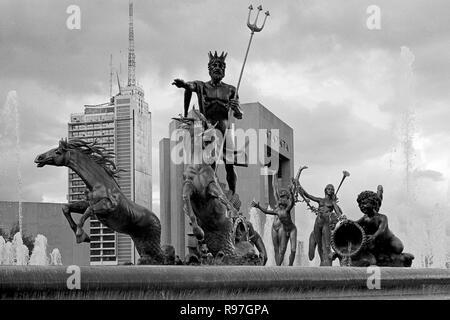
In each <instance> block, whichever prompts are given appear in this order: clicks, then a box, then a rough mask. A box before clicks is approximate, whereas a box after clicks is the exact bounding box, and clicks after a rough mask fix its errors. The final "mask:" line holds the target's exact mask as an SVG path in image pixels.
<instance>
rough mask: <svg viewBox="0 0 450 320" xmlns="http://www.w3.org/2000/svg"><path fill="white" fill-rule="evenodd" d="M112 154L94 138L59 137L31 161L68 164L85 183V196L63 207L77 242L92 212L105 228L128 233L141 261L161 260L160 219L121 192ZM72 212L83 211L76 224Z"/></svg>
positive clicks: (84, 239) (56, 164)
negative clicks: (55, 145)
mask: <svg viewBox="0 0 450 320" xmlns="http://www.w3.org/2000/svg"><path fill="white" fill-rule="evenodd" d="M111 158H112V154H111V153H106V152H105V149H104V148H102V147H99V146H97V145H96V143H95V142H93V143H88V142H85V141H83V140H70V141H65V140H61V141H60V142H59V146H58V147H57V148H54V149H51V150H49V151H47V152H45V153H42V154H41V155H39V156H37V157H36V159H35V161H34V162H35V163H37V166H38V167H43V166H45V165H51V166H57V167H60V166H65V167H69V168H70V169H72V170H73V171H74V172H76V173H77V174H78V176H79V177H80V178H81V179H82V180H83V182H84V183H85V184H86V186H87V188H88V190H89V191H88V192H87V200H86V201H80V202H76V203H74V204H70V205H67V206H65V207H64V208H63V213H64V215H65V216H66V218H67V220H68V221H69V224H70V227H71V229H72V230H73V231H74V232H75V233H76V236H77V242H83V241H85V242H89V237H88V236H87V234H86V233H85V232H84V231H83V229H82V227H83V223H84V221H85V220H86V219H87V218H88V217H89V216H91V215H95V216H96V217H97V219H98V220H99V221H100V222H101V223H102V224H104V225H105V226H107V227H108V228H110V229H112V230H114V231H117V232H120V233H125V234H128V235H129V236H130V237H131V239H132V240H133V241H134V243H135V245H136V249H137V251H138V253H139V255H140V256H141V259H142V260H141V262H145V263H146V264H162V263H163V262H164V254H163V251H162V250H161V246H160V241H161V224H160V221H159V219H158V217H157V216H156V215H155V214H154V213H153V212H152V211H150V210H148V209H146V208H144V207H142V206H140V205H138V204H136V203H134V202H132V201H130V200H129V199H128V198H127V197H126V196H125V195H124V194H123V193H122V191H121V190H120V187H119V185H118V183H117V181H116V178H117V175H118V170H117V168H116V166H115V165H114V162H113V161H112V160H111ZM72 212H75V213H82V214H83V217H82V218H81V219H80V222H79V223H78V225H77V224H76V223H75V222H74V221H73V219H72V216H71V213H72Z"/></svg>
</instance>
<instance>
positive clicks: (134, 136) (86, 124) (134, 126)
mask: <svg viewBox="0 0 450 320" xmlns="http://www.w3.org/2000/svg"><path fill="white" fill-rule="evenodd" d="M129 15H130V23H129V55H128V85H127V86H126V87H120V88H119V93H118V94H117V95H115V96H114V97H112V98H111V101H110V102H109V103H105V104H100V105H85V106H84V112H83V113H77V114H72V115H71V117H70V123H69V139H83V140H85V141H88V142H91V141H97V143H98V144H99V145H101V146H103V147H104V148H106V149H107V151H113V152H114V153H115V159H114V160H115V163H116V165H117V167H118V168H119V169H122V170H124V171H122V172H120V174H119V176H120V177H119V179H118V182H119V186H120V188H121V190H122V192H123V193H124V194H125V195H126V196H127V197H128V198H129V199H131V200H133V201H135V202H136V203H138V204H140V205H142V206H144V207H146V208H149V209H151V208H152V154H151V150H152V142H151V113H150V111H149V109H148V104H147V103H146V102H145V100H144V91H143V89H142V88H141V87H140V86H139V85H138V84H137V82H136V78H135V55H134V30H133V4H132V3H130V7H129ZM84 190H85V185H84V183H83V181H82V180H81V179H80V178H79V177H78V176H77V174H76V173H74V172H73V171H72V170H70V169H69V194H68V201H69V202H74V201H79V200H81V199H83V197H84ZM90 236H91V243H90V261H91V264H121V263H125V262H129V261H131V262H133V263H135V262H136V261H137V259H138V257H137V253H136V250H135V249H134V244H133V242H132V241H131V238H130V237H129V236H127V235H124V234H119V233H115V232H113V231H112V230H111V229H109V228H107V227H105V226H103V225H101V223H100V222H99V221H98V220H96V219H95V218H92V219H91V221H90Z"/></svg>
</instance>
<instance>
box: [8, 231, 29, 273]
mask: <svg viewBox="0 0 450 320" xmlns="http://www.w3.org/2000/svg"><path fill="white" fill-rule="evenodd" d="M12 250H13V252H14V257H15V259H14V262H13V264H14V265H17V266H26V265H27V264H28V258H29V255H30V252H29V250H28V248H27V246H26V245H24V244H23V240H22V235H21V233H20V232H17V233H16V234H15V235H14V238H13V241H12Z"/></svg>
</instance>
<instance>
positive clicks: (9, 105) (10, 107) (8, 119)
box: [0, 90, 23, 233]
mask: <svg viewBox="0 0 450 320" xmlns="http://www.w3.org/2000/svg"><path fill="white" fill-rule="evenodd" d="M2 118H3V119H5V120H4V121H5V126H4V131H5V132H4V134H5V135H6V133H7V132H8V131H13V132H14V150H15V163H16V173H17V197H18V203H19V209H18V220H19V232H20V233H22V231H23V229H22V226H23V213H22V199H23V197H22V172H21V154H20V150H21V149H20V113H19V103H18V98H17V92H16V91H14V90H12V91H9V92H8V95H7V97H6V103H5V105H4V107H3V112H2ZM12 123H14V127H13V128H10V126H11V125H12ZM11 129H12V130H11ZM0 138H2V132H0Z"/></svg>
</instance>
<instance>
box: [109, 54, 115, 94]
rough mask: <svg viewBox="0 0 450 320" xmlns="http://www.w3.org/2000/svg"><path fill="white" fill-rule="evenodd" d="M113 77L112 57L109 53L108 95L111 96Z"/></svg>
mask: <svg viewBox="0 0 450 320" xmlns="http://www.w3.org/2000/svg"><path fill="white" fill-rule="evenodd" d="M113 77H114V72H113V57H112V53H111V54H110V56H109V97H112V85H113V84H112V83H113Z"/></svg>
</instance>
